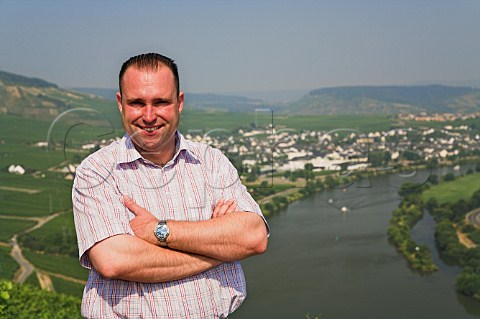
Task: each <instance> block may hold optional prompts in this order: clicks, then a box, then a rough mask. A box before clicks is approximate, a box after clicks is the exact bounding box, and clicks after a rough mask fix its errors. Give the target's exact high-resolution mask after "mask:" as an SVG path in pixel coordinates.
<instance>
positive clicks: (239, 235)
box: [167, 212, 267, 261]
mask: <svg viewBox="0 0 480 319" xmlns="http://www.w3.org/2000/svg"><path fill="white" fill-rule="evenodd" d="M168 226H169V228H170V235H169V237H168V239H167V243H168V246H169V247H171V248H173V249H176V250H181V251H186V252H190V253H194V254H199V255H204V256H209V257H212V258H215V259H220V260H223V261H230V260H240V259H244V258H246V257H249V256H252V255H256V254H261V253H263V252H264V251H265V250H266V246H267V230H266V226H265V223H264V221H263V219H262V218H261V217H260V216H259V215H257V214H255V213H250V212H234V213H229V214H226V215H223V216H221V217H218V218H213V219H209V220H204V221H195V222H189V221H176V220H169V221H168Z"/></svg>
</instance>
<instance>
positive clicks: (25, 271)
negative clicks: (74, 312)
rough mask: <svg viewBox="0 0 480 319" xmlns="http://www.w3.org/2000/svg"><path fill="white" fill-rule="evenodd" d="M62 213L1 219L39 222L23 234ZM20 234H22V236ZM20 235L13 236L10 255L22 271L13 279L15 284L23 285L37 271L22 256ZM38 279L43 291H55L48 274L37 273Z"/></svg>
mask: <svg viewBox="0 0 480 319" xmlns="http://www.w3.org/2000/svg"><path fill="white" fill-rule="evenodd" d="M60 214H61V213H54V214H51V215H48V216H45V217H18V216H5V215H1V216H0V218H7V219H24V220H34V221H36V222H37V224H36V225H35V226H33V227H30V228H29V229H27V230H25V231H23V232H21V233H29V232H31V231H34V230H35V229H38V228H40V227H42V226H43V225H45V224H46V223H47V222H49V221H50V220H52V219H53V218H55V217H57V216H58V215H60ZM21 233H20V234H21ZM18 235H19V234H15V235H13V237H12V238H11V239H10V245H11V246H12V250H11V252H10V255H11V256H12V258H13V259H15V261H16V262H17V263H18V264H19V265H20V269H19V270H18V271H17V272H16V273H15V276H14V278H13V281H14V282H17V283H20V284H23V283H24V282H25V281H26V280H27V278H28V277H29V276H30V275H31V274H32V273H33V272H34V271H35V266H33V265H32V264H31V263H30V262H29V261H28V260H27V259H26V258H25V257H24V256H23V254H22V249H21V248H20V245H18V242H17V236H18ZM37 277H38V281H39V283H40V287H42V289H46V290H48V291H54V288H53V284H52V280H51V279H50V277H49V276H48V274H46V273H44V272H38V271H37Z"/></svg>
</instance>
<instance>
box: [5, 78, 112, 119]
mask: <svg viewBox="0 0 480 319" xmlns="http://www.w3.org/2000/svg"><path fill="white" fill-rule="evenodd" d="M78 108H80V109H82V108H87V109H92V110H94V112H95V113H91V115H90V117H91V118H96V117H99V116H104V117H106V118H108V119H109V120H110V121H111V122H112V123H115V124H116V126H117V127H118V126H119V116H118V108H117V107H116V104H115V103H114V102H112V101H109V100H106V99H102V98H99V97H96V96H94V95H89V94H82V93H76V92H72V91H69V90H66V89H62V88H59V87H58V86H57V85H55V84H52V83H49V82H47V81H45V80H42V79H37V78H28V77H25V76H21V75H16V74H12V73H8V72H4V71H0V116H1V115H12V116H20V117H22V118H29V119H36V120H44V121H52V120H53V119H55V118H56V117H58V116H59V115H60V114H62V112H65V111H68V110H72V109H78ZM74 113H75V112H73V114H74ZM77 113H78V112H77ZM83 113H85V112H83ZM83 116H84V115H83V114H82V116H78V117H77V118H80V117H83Z"/></svg>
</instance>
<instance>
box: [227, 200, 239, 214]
mask: <svg viewBox="0 0 480 319" xmlns="http://www.w3.org/2000/svg"><path fill="white" fill-rule="evenodd" d="M231 201H232V203H231V204H230V206H229V207H228V209H227V214H228V213H233V212H234V211H236V210H237V203H235V201H234V200H233V199H232V200H231Z"/></svg>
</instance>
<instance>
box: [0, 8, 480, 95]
mask: <svg viewBox="0 0 480 319" xmlns="http://www.w3.org/2000/svg"><path fill="white" fill-rule="evenodd" d="M150 51H157V52H160V53H164V54H166V55H168V56H170V57H172V58H174V59H175V60H176V61H177V63H178V64H179V69H180V78H181V85H182V87H183V89H184V90H185V91H187V92H215V93H224V92H241V91H266V90H284V89H312V88H320V87H327V86H343V85H362V84H375V85H389V84H412V83H418V82H423V81H462V80H474V79H480V1H479V0H468V1H466V0H452V1H441V0H436V1H422V0H417V1H413V0H412V1H393V0H377V1H373V0H372V1H367V0H365V1H363V0H357V1H355V0H351V1H340V0H335V1H334V0H331V1H293V0H292V1H273V0H271V1H262V0H256V1H253V0H252V1H60V0H57V1H46V0H43V1H22V0H20V1H9V0H0V70H5V71H9V72H13V73H18V74H22V75H26V76H35V77H40V78H43V79H46V80H48V81H51V82H54V83H57V84H58V85H60V86H62V87H104V88H107V87H109V88H112V87H116V83H117V74H118V71H119V68H120V65H121V64H122V62H123V61H124V60H126V59H127V58H129V57H130V56H132V55H136V54H138V53H143V52H150Z"/></svg>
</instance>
